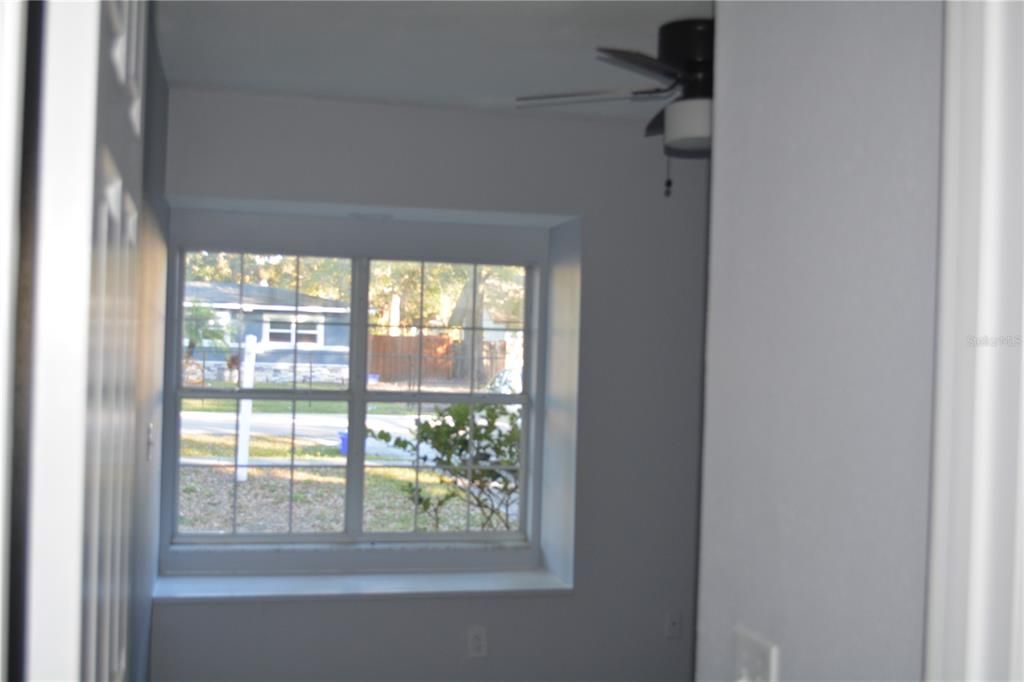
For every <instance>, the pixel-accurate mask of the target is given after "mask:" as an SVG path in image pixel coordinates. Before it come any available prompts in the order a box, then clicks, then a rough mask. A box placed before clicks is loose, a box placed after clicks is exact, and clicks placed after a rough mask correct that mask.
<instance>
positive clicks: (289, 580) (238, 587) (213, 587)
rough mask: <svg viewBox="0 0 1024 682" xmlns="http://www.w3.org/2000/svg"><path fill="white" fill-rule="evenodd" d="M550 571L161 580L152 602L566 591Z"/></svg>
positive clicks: (172, 578) (548, 592) (210, 577)
mask: <svg viewBox="0 0 1024 682" xmlns="http://www.w3.org/2000/svg"><path fill="white" fill-rule="evenodd" d="M571 591H572V585H571V584H570V583H567V582H566V581H564V580H562V579H561V578H559V577H558V576H557V575H555V574H554V573H552V572H550V571H547V570H543V569H534V570H528V571H493V572H474V573H412V574H409V573H406V574H400V573H388V574H371V575H365V574H364V575H300V576H296V575H280V576H161V577H159V578H157V581H156V585H155V587H154V588H153V600H154V601H155V602H165V603H170V602H190V601H228V600H230V601H234V600H251V601H265V600H286V599H287V600H292V599H322V598H325V597H385V596H411V595H417V596H447V595H483V594H496V593H497V594H501V593H515V594H523V593H545V594H552V593H566V594H567V593H569V592H571Z"/></svg>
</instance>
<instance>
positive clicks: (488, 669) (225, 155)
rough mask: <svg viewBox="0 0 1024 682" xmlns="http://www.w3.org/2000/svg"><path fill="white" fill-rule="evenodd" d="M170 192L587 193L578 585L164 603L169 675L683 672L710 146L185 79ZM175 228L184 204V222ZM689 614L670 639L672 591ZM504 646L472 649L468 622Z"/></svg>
mask: <svg viewBox="0 0 1024 682" xmlns="http://www.w3.org/2000/svg"><path fill="white" fill-rule="evenodd" d="M169 135H170V137H169V145H168V152H169V154H168V175H167V188H168V197H169V198H170V199H171V201H172V203H173V202H174V201H180V200H183V199H188V198H203V197H207V198H209V197H217V198H228V199H232V198H238V199H279V200H291V201H316V202H339V203H351V204H374V205H387V206H412V207H427V208H452V209H461V210H497V211H512V212H530V213H549V214H559V215H579V216H581V224H582V243H583V257H582V258H583V266H582V269H583V274H582V319H581V331H580V333H581V336H582V357H581V371H580V377H579V384H580V391H581V394H580V404H579V410H580V412H579V425H580V432H579V457H578V463H577V490H578V496H577V500H576V556H575V575H576V581H575V589H574V590H573V592H572V593H571V594H569V595H557V596H516V597H502V596H453V597H444V598H433V597H432V598H424V597H419V598H403V597H388V598H377V599H351V598H350V599H345V598H339V599H333V600H331V599H327V600H318V601H288V600H283V601H282V600H278V601H263V602H259V601H228V602H211V603H183V602H170V601H159V602H157V603H156V604H155V606H154V621H153V646H152V667H151V671H152V673H153V677H154V678H156V679H202V678H213V677H216V678H221V679H226V678H231V679H275V678H276V679H280V678H297V677H301V678H320V679H353V678H355V679H438V680H442V679H443V680H451V679H496V678H501V679H509V678H518V679H524V678H525V679H538V680H539V679H558V680H565V679H616V680H626V679H629V680H643V679H679V678H684V677H686V676H688V675H689V674H690V671H691V669H692V668H691V666H692V654H693V652H692V627H693V620H692V614H694V612H695V608H694V607H695V603H694V601H695V577H696V576H695V573H696V544H697V499H698V497H697V488H698V459H699V421H700V403H701V395H700V377H701V366H702V356H703V346H702V344H703V308H704V286H703V282H704V272H705V236H706V224H707V223H706V221H707V212H706V209H707V164H706V162H701V161H684V162H677V163H676V164H675V183H676V188H677V190H676V194H675V196H673V197H672V198H671V199H665V198H664V197H663V196H662V183H663V180H664V177H663V175H662V173H663V171H664V159H663V157H662V156H661V151H660V148H659V144H658V142H657V141H656V140H653V141H652V140H645V139H644V138H643V137H642V135H641V127H640V126H639V125H627V124H624V123H621V122H592V121H585V120H574V119H572V118H557V117H552V116H550V115H547V116H542V115H538V114H536V113H535V112H510V113H474V112H468V111H458V110H443V109H429V108H409V107H399V106H386V105H371V104H364V103H363V104H361V103H345V102H337V101H329V100H323V99H320V100H315V99H299V98H285V97H273V96H255V95H242V94H237V93H227V92H218V91H201V90H189V89H178V88H172V91H171V109H170V133H169ZM172 231H173V225H172ZM670 610H672V611H676V610H677V611H679V612H681V613H683V614H687V619H686V627H685V628H684V634H683V637H682V638H680V639H671V640H670V639H666V638H665V636H664V626H665V617H666V613H667V612H668V611H670ZM474 623H481V624H484V625H486V626H487V627H488V630H489V644H490V653H489V656H488V657H487V658H485V659H468V658H466V656H465V649H466V643H465V642H466V627H467V626H468V625H470V624H474Z"/></svg>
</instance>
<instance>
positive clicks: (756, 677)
mask: <svg viewBox="0 0 1024 682" xmlns="http://www.w3.org/2000/svg"><path fill="white" fill-rule="evenodd" d="M736 680H737V682H778V680H779V647H777V646H776V645H774V644H772V643H771V642H769V641H768V640H767V639H765V638H764V637H762V636H761V635H759V634H757V633H756V632H753V631H751V630H748V629H747V628H745V627H743V626H737V627H736Z"/></svg>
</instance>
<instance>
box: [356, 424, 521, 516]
mask: <svg viewBox="0 0 1024 682" xmlns="http://www.w3.org/2000/svg"><path fill="white" fill-rule="evenodd" d="M414 431H415V434H414V435H415V440H409V439H407V438H402V437H401V436H394V435H392V434H391V433H389V432H387V431H377V432H375V433H371V434H370V435H371V436H373V437H374V438H377V439H379V440H381V441H384V442H385V443H389V444H391V445H393V446H395V447H397V448H401V449H402V450H405V451H406V452H409V453H412V454H413V455H415V456H418V457H420V459H422V460H423V461H427V459H428V458H427V457H426V456H424V455H420V454H419V450H418V449H417V442H419V443H421V444H422V445H425V446H428V447H429V448H431V449H432V450H434V451H436V452H437V456H436V458H435V459H434V461H433V463H432V465H433V466H434V467H436V468H437V470H438V471H439V472H440V476H441V483H442V484H443V486H444V488H445V490H446V492H445V493H444V494H443V495H431V494H429V493H426V492H425V491H423V490H422V489H418V488H417V487H416V486H415V485H413V484H409V485H408V487H407V488H406V489H405V493H406V495H407V497H408V498H409V500H410V501H412V503H413V504H414V505H416V506H417V507H418V508H419V509H420V511H421V512H422V513H423V514H425V515H426V516H427V518H429V519H430V520H431V522H432V523H433V524H434V530H437V529H438V526H439V524H440V517H441V511H442V510H443V508H444V506H445V505H447V504H448V503H450V502H451V501H452V500H456V499H457V500H465V501H468V503H469V505H470V507H471V508H472V509H473V510H475V511H476V512H477V513H478V517H479V519H480V526H481V528H482V529H484V530H511V529H512V528H513V527H514V523H515V522H514V520H513V519H512V518H511V515H510V509H511V506H512V503H513V501H515V500H516V499H517V498H518V493H519V479H518V477H517V476H516V475H514V474H513V473H511V472H509V471H506V470H503V469H495V468H492V467H498V466H503V467H514V466H517V465H518V463H519V442H520V438H521V436H522V432H521V428H520V426H519V415H518V414H517V413H516V412H513V411H512V410H510V409H509V408H508V407H506V406H505V405H483V406H477V407H475V408H474V407H473V406H471V405H465V404H456V405H450V406H448V407H445V408H441V409H438V410H437V412H436V414H435V415H433V416H432V417H428V418H425V419H417V420H416V427H415V429H414ZM471 464H472V466H470V465H471Z"/></svg>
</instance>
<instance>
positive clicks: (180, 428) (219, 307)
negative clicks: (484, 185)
mask: <svg viewBox="0 0 1024 682" xmlns="http://www.w3.org/2000/svg"><path fill="white" fill-rule="evenodd" d="M180 260H181V268H182V271H181V274H182V276H181V281H182V282H183V284H182V286H181V287H180V289H179V291H180V299H179V301H180V303H179V305H178V309H179V311H180V314H179V316H178V320H177V321H178V324H177V333H179V334H180V337H179V338H180V339H181V342H180V345H179V349H180V355H179V361H180V368H181V369H180V372H175V375H176V377H177V381H175V382H174V385H173V388H172V393H173V395H171V400H172V401H173V405H174V406H175V411H174V413H173V414H174V416H175V417H176V419H177V423H176V431H175V433H176V441H175V447H174V448H173V456H174V461H173V467H172V471H173V474H174V478H175V487H174V490H173V495H172V496H173V508H174V513H173V515H172V527H171V529H170V542H171V544H173V545H178V546H182V545H190V544H206V545H210V544H225V545H229V544H239V543H273V544H290V545H303V544H305V545H313V544H315V545H318V546H320V545H323V544H325V543H328V544H337V545H345V544H352V543H368V542H372V543H402V542H410V541H415V542H418V543H423V542H427V543H430V542H447V543H451V542H468V543H481V542H483V543H495V542H508V541H514V540H519V541H522V540H524V539H525V537H526V536H525V528H526V526H525V522H524V520H525V517H526V515H527V506H526V505H525V500H526V497H527V494H528V492H529V491H528V490H527V486H526V485H525V480H526V479H525V478H524V472H525V470H526V468H527V467H528V465H529V454H530V453H529V447H528V444H529V443H530V438H529V425H530V412H531V408H532V402H531V396H530V393H529V390H528V383H529V382H528V380H525V379H528V377H529V369H530V367H529V360H530V355H531V353H530V351H529V346H528V344H527V339H528V338H529V336H530V332H531V330H530V328H529V326H528V324H527V321H528V319H529V316H528V313H527V310H528V308H529V306H530V302H531V301H530V296H531V293H532V287H531V285H530V277H529V276H528V275H529V269H528V268H527V267H526V266H525V265H491V264H483V263H480V264H474V263H452V262H422V261H398V260H383V259H369V258H355V259H348V258H332V257H312V256H304V255H290V254H280V253H277V254H256V253H230V252H216V251H200V250H190V251H184V252H182V253H181V258H180Z"/></svg>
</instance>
